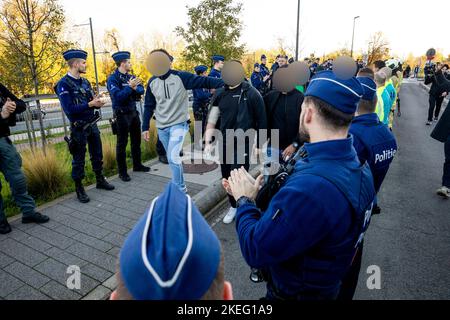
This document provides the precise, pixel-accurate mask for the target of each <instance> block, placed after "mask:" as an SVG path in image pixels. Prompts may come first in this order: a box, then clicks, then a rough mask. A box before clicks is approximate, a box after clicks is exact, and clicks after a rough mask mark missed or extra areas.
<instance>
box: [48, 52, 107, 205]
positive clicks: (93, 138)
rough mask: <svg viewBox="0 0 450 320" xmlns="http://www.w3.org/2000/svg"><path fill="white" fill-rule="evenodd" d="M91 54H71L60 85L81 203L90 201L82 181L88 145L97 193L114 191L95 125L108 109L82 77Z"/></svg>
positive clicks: (60, 95)
mask: <svg viewBox="0 0 450 320" xmlns="http://www.w3.org/2000/svg"><path fill="white" fill-rule="evenodd" d="M87 55H88V54H87V52H86V51H83V50H68V51H66V52H64V54H63V56H64V59H65V60H66V61H67V63H68V65H69V72H68V74H67V75H66V76H64V77H63V78H62V79H61V80H60V81H59V82H58V84H57V85H56V94H57V95H58V98H59V101H60V102H61V106H62V108H63V110H64V113H65V114H66V116H67V118H68V119H69V121H70V131H71V140H72V146H73V147H72V148H71V152H72V156H73V162H72V178H73V180H74V181H75V186H76V193H77V197H78V200H79V201H80V202H81V203H87V202H89V201H90V199H89V197H88V195H87V194H86V192H85V190H84V187H83V183H82V180H83V179H84V178H85V172H84V166H85V158H86V145H88V146H89V153H90V155H91V162H92V168H93V170H94V172H95V175H96V179H97V189H103V190H108V191H111V190H114V186H112V185H111V184H109V183H108V182H107V181H106V179H105V177H104V176H103V150H102V141H101V138H100V131H99V129H98V127H97V125H96V124H95V123H94V121H95V119H96V118H98V116H99V115H98V114H96V113H97V112H96V111H95V110H96V109H100V108H102V107H103V106H104V102H102V100H101V99H100V98H98V97H96V96H94V92H93V90H92V87H91V84H90V83H89V81H88V80H86V79H85V78H82V77H81V75H82V74H85V73H86V59H87Z"/></svg>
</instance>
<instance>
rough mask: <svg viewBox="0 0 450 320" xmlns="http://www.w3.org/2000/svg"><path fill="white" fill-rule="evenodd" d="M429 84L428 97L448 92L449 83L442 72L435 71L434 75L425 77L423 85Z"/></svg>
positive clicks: (449, 88) (449, 90)
mask: <svg viewBox="0 0 450 320" xmlns="http://www.w3.org/2000/svg"><path fill="white" fill-rule="evenodd" d="M430 83H431V89H430V95H433V96H435V97H439V96H441V95H442V94H443V93H444V92H450V81H449V80H447V78H446V77H445V75H444V74H443V73H442V71H436V73H435V75H431V76H427V77H425V84H426V85H428V84H430Z"/></svg>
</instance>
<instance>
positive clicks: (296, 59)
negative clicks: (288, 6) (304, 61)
mask: <svg viewBox="0 0 450 320" xmlns="http://www.w3.org/2000/svg"><path fill="white" fill-rule="evenodd" d="M300 4H301V1H300V0H298V6H297V39H296V42H295V61H298V58H299V52H298V50H299V42H300Z"/></svg>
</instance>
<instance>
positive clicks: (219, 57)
mask: <svg viewBox="0 0 450 320" xmlns="http://www.w3.org/2000/svg"><path fill="white" fill-rule="evenodd" d="M212 59H213V61H225V57H224V56H221V55H215V56H213V57H212Z"/></svg>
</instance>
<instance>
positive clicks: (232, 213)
mask: <svg viewBox="0 0 450 320" xmlns="http://www.w3.org/2000/svg"><path fill="white" fill-rule="evenodd" d="M236 214H237V209H235V208H231V209H230V211H228V213H227V215H226V216H225V218H223V223H225V224H231V223H233V221H234V219H235V218H236Z"/></svg>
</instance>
